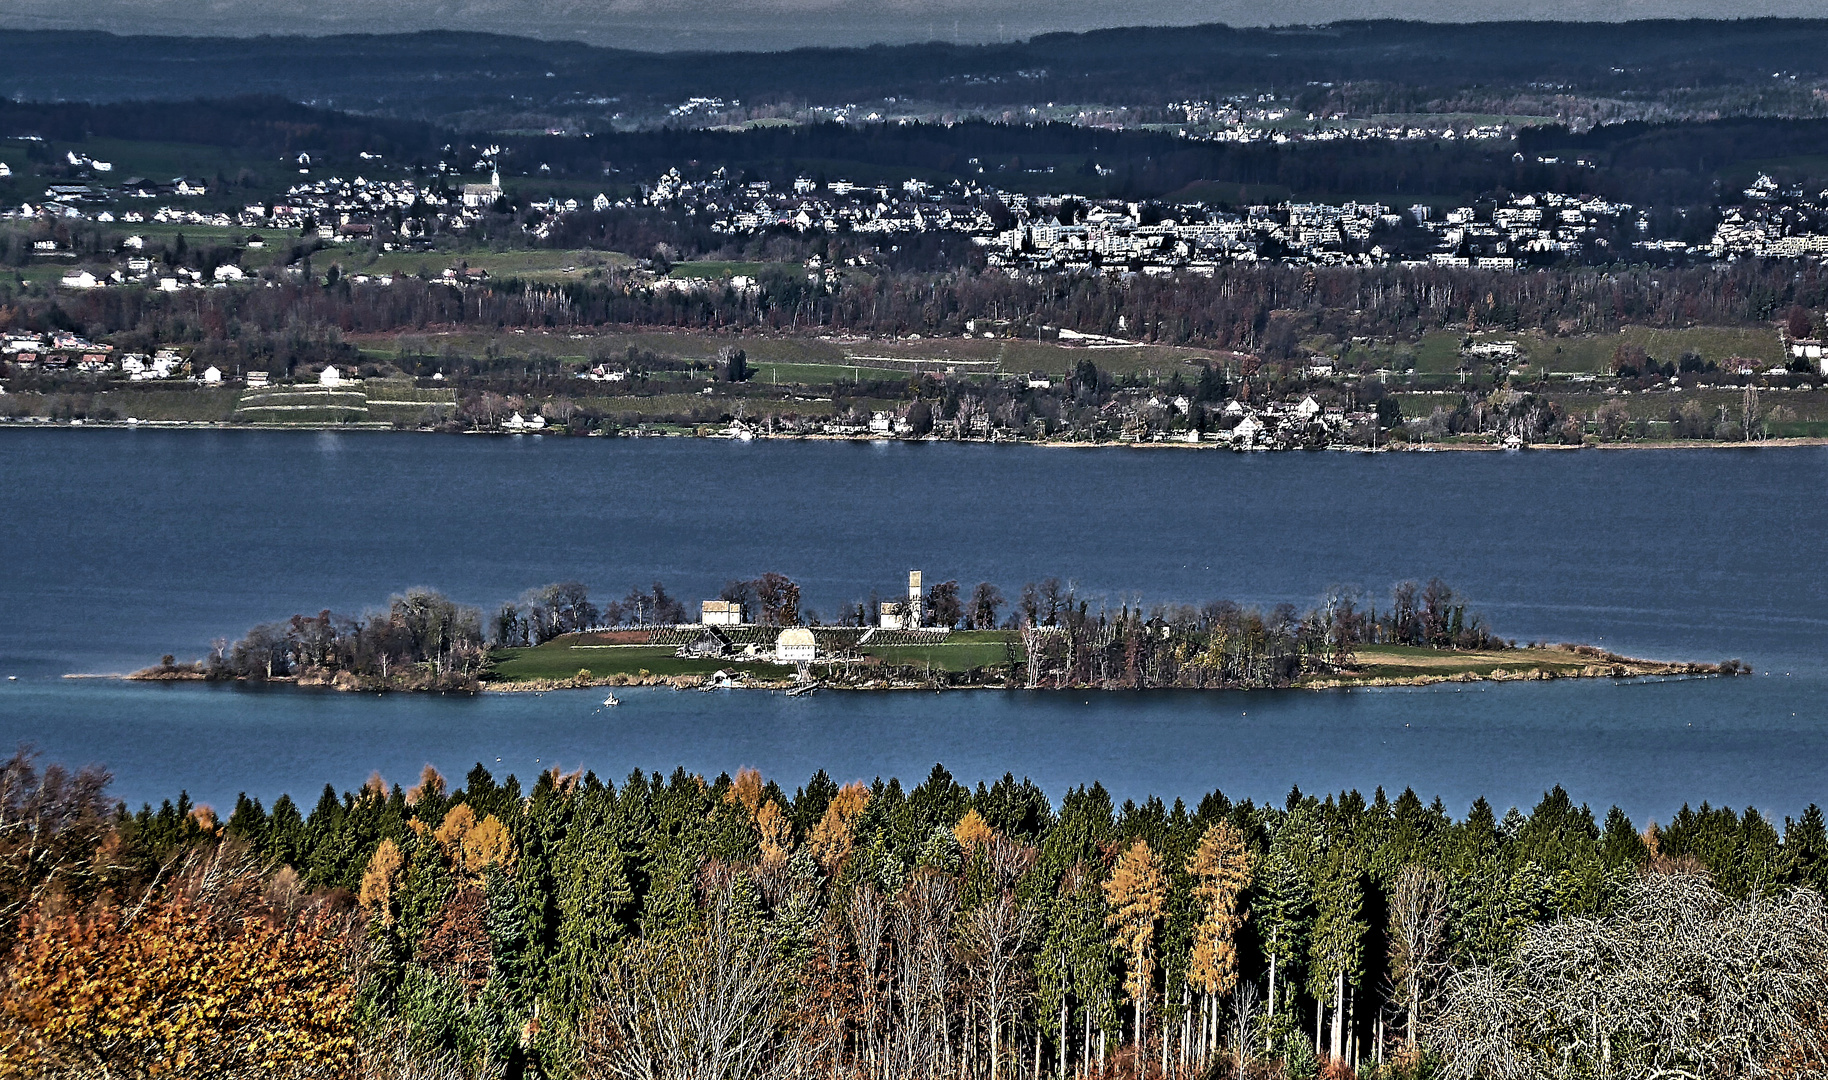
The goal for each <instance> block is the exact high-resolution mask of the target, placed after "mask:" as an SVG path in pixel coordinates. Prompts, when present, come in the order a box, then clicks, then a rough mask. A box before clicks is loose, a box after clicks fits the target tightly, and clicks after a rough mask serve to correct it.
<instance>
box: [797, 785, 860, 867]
mask: <svg viewBox="0 0 1828 1080" xmlns="http://www.w3.org/2000/svg"><path fill="white" fill-rule="evenodd" d="M869 805H870V789H869V788H866V787H864V786H863V785H862V784H859V783H857V782H855V781H852V782H851V783H848V784H846V785H844V786H843V787H841V788H839V789H838V794H836V795H834V796H832V800H831V805H829V806H827V807H826V808H825V816H824V817H822V818H820V819H819V823H818V824H817V825H815V826H813V830H812V837H811V839H810V840H808V842H807V846H808V847H809V848H810V849H811V851H812V855H813V858H815V859H817V860H819V865H820V866H822V867H824V868H825V872H826V873H827V874H833V875H835V874H837V872H838V871H839V870H840V869H842V868H843V866H844V862H845V860H846V859H849V858H850V856H851V846H852V844H853V843H854V841H855V837H856V828H857V819H858V818H860V817H862V816H863V811H864V810H865V809H866V808H867V807H868V806H869Z"/></svg>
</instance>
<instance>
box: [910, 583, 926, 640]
mask: <svg viewBox="0 0 1828 1080" xmlns="http://www.w3.org/2000/svg"><path fill="white" fill-rule="evenodd" d="M922 603H923V601H922V600H921V596H920V571H919V570H909V571H908V626H907V628H908V629H909V630H918V629H920V628H921V627H922V626H923V625H925V624H926V621H927V620H926V617H925V616H926V613H925V612H924V611H922V610H921V604H922Z"/></svg>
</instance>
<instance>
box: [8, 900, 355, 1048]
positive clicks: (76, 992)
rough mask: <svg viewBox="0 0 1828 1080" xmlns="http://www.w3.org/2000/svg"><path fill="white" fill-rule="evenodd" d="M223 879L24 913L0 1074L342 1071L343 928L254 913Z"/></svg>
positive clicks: (350, 1038) (350, 1044) (348, 1036)
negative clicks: (133, 900) (133, 901)
mask: <svg viewBox="0 0 1828 1080" xmlns="http://www.w3.org/2000/svg"><path fill="white" fill-rule="evenodd" d="M237 873H238V875H239V876H242V877H246V878H247V879H248V883H249V884H254V885H256V887H257V883H258V880H259V878H258V872H257V871H255V870H252V869H248V870H245V871H238V872H237ZM211 874H214V876H215V880H208V878H209V876H210V875H211ZM221 877H222V875H220V874H215V873H214V871H210V872H206V873H200V874H193V875H191V878H190V880H189V881H187V882H183V883H181V884H180V885H179V886H177V887H170V888H167V889H165V890H163V891H162V892H161V893H159V894H157V895H152V896H149V897H147V898H146V899H145V900H144V901H143V902H142V903H140V904H138V905H136V906H134V907H132V908H122V907H120V906H117V905H114V904H111V903H97V904H94V905H92V906H90V907H88V908H86V909H82V910H68V911H61V912H52V911H48V910H42V909H41V910H38V911H35V912H33V913H32V914H29V915H28V916H26V918H25V919H24V920H23V922H22V924H21V930H20V936H19V940H18V942H17V944H16V945H15V947H14V950H13V953H12V956H11V957H10V959H9V962H8V964H7V968H6V972H5V984H4V986H0V1077H8V1078H11V1077H21V1078H23V1077H40V1076H144V1077H156V1076H172V1077H188V1076H256V1075H257V1076H270V1077H307V1076H309V1077H316V1076H334V1075H347V1074H348V1073H349V1072H350V1071H351V1070H352V1069H353V1067H354V1063H355V1062H354V1056H355V1035H354V1021H353V1017H352V1015H351V1013H352V1007H353V1004H354V998H355V980H354V976H353V973H352V971H351V970H350V968H349V966H348V965H347V964H346V963H345V959H346V956H347V953H346V951H345V949H344V945H345V940H344V927H343V925H342V924H341V922H340V921H339V920H337V919H336V917H335V916H333V915H331V914H329V913H327V912H325V911H324V910H323V909H322V908H321V907H317V908H312V909H310V910H307V911H304V912H303V913H301V914H299V915H297V916H296V917H295V918H290V919H287V918H281V917H279V913H278V912H274V911H272V910H266V911H262V910H259V909H258V906H257V905H251V904H248V903H247V902H246V897H247V896H248V895H249V893H250V890H247V889H239V888H236V887H235V883H234V882H230V883H229V884H228V887H224V883H223V882H222V881H221V880H220V879H221Z"/></svg>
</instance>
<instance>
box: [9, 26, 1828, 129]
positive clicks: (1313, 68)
mask: <svg viewBox="0 0 1828 1080" xmlns="http://www.w3.org/2000/svg"><path fill="white" fill-rule="evenodd" d="M0 42H4V43H5V45H6V47H7V49H6V51H7V55H8V56H9V57H11V58H12V60H11V62H10V63H9V64H8V67H7V71H6V72H5V73H4V74H3V75H0V91H3V92H4V94H5V96H7V97H14V98H26V99H32V100H66V101H119V100H128V99H160V100H166V101H171V100H190V99H193V98H198V97H227V96H233V95H238V94H247V93H259V94H277V95H280V96H283V97H286V98H290V99H292V100H295V101H303V100H309V101H323V102H334V103H335V104H337V105H338V106H340V107H345V108H352V109H357V110H360V111H365V112H382V113H388V114H390V115H394V116H401V117H414V118H436V117H439V116H452V115H458V114H461V113H463V112H466V111H469V110H471V109H474V108H477V107H479V106H483V107H487V106H500V105H503V104H505V103H506V102H508V101H510V100H514V101H516V102H519V103H521V104H520V105H519V106H518V107H521V108H527V107H534V108H539V107H562V106H564V105H566V104H568V103H569V104H579V103H582V102H584V101H585V100H586V99H590V98H598V99H614V100H613V101H606V102H605V104H606V105H609V106H611V108H613V107H616V106H619V107H621V108H622V109H626V108H627V107H628V106H629V105H630V104H632V103H637V102H640V101H644V100H645V101H672V102H677V101H679V100H682V99H684V98H687V97H691V96H697V95H703V96H716V97H723V98H740V99H743V100H745V101H747V100H760V99H798V100H803V101H804V100H811V101H815V102H830V103H844V102H868V101H870V100H872V99H881V98H885V97H897V98H910V97H911V98H915V99H918V100H921V101H929V102H936V103H942V104H943V103H956V104H960V105H1006V104H1014V105H1028V104H1040V103H1042V102H1047V101H1062V102H1105V103H1110V104H1154V105H1160V104H1165V103H1167V102H1172V101H1178V100H1188V99H1195V100H1197V99H1200V98H1223V97H1224V96H1226V95H1229V94H1234V93H1240V92H1247V91H1248V92H1256V91H1272V90H1274V91H1281V92H1283V93H1285V94H1286V93H1290V92H1293V93H1296V94H1302V93H1309V94H1317V96H1318V97H1319V98H1321V99H1324V98H1325V96H1326V93H1325V91H1326V90H1329V89H1331V88H1332V87H1333V86H1336V85H1339V84H1344V83H1373V84H1387V89H1386V90H1385V91H1384V93H1386V94H1388V95H1390V100H1389V101H1387V102H1383V103H1382V104H1384V105H1385V106H1387V108H1386V109H1385V110H1384V111H1403V107H1404V106H1414V105H1416V104H1419V103H1420V102H1421V101H1426V100H1427V99H1428V98H1430V97H1434V96H1437V95H1439V94H1441V93H1442V92H1444V91H1454V90H1461V89H1466V88H1478V89H1481V90H1483V91H1486V92H1493V93H1500V94H1501V93H1504V92H1506V91H1507V90H1509V91H1512V92H1516V91H1526V92H1527V91H1537V92H1546V93H1557V92H1574V93H1585V94H1601V95H1619V94H1624V93H1629V92H1640V93H1642V92H1647V91H1658V90H1665V89H1681V90H1683V91H1684V93H1685V94H1687V95H1688V96H1689V97H1690V98H1693V97H1695V96H1696V95H1697V93H1699V92H1701V91H1703V90H1705V89H1707V88H1718V87H1734V88H1740V87H1747V88H1751V89H1754V90H1762V89H1765V88H1769V87H1771V86H1772V83H1773V80H1772V73H1773V72H1782V73H1783V74H1784V75H1786V76H1789V75H1797V76H1800V77H1801V78H1802V79H1805V80H1806V79H1809V78H1812V77H1815V76H1819V75H1821V74H1823V73H1824V72H1825V71H1828V66H1825V65H1824V61H1823V57H1824V56H1828V21H1824V20H1796V19H1742V20H1732V21H1709V20H1691V21H1674V20H1666V21H1643V22H1626V23H1604V22H1602V23H1586V22H1582V23H1555V22H1508V23H1506V22H1490V23H1470V24H1448V23H1415V22H1396V21H1371V22H1341V23H1333V24H1330V25H1325V26H1305V27H1239V28H1234V27H1229V26H1225V25H1223V24H1208V25H1204V26H1193V27H1128V28H1122V29H1112V30H1097V31H1091V32H1086V33H1062V34H1046V35H1042V36H1039V37H1035V38H1033V39H1031V40H1028V41H1017V42H1008V43H1002V44H991V45H949V44H943V43H929V44H921V45H897V46H872V47H868V48H805V49H794V50H791V51H787V52H747V53H743V52H738V53H710V52H706V53H690V52H684V53H647V52H635V51H630V50H623V49H607V48H595V47H592V46H588V45H584V44H581V43H577V42H568V41H537V40H533V39H530V38H516V37H505V36H495V35H488V34H468V33H447V32H430V33H415V34H401V35H364V34H349V35H332V36H322V37H285V36H274V37H265V36H263V37H258V38H174V37H125V36H114V35H109V34H98V33H72V32H61V31H22V30H11V31H5V32H0ZM1322 83H1324V84H1327V86H1325V87H1321V88H1319V89H1318V91H1316V90H1314V89H1310V87H1311V84H1322ZM1806 96H1807V95H1806V94H1805V95H1804V97H1805V98H1806ZM1418 99H1419V100H1418ZM611 108H602V107H599V109H598V110H597V111H599V112H608V111H611Z"/></svg>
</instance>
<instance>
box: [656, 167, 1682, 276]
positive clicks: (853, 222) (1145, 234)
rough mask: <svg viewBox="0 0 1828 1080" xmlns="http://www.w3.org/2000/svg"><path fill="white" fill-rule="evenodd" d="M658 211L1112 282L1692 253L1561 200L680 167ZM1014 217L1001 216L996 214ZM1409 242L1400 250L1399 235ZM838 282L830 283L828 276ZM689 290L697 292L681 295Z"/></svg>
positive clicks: (1644, 222) (1641, 217) (1609, 212)
mask: <svg viewBox="0 0 1828 1080" xmlns="http://www.w3.org/2000/svg"><path fill="white" fill-rule="evenodd" d="M643 199H644V201H645V202H646V203H648V204H649V205H653V206H673V207H677V208H679V209H681V210H683V211H685V212H686V213H688V214H690V215H692V216H693V217H695V218H699V219H701V220H707V221H708V223H709V225H710V228H711V229H712V230H713V231H716V232H721V233H725V234H728V235H732V236H750V235H756V234H760V233H764V232H768V231H771V230H778V229H791V230H795V231H798V232H814V231H823V232H836V231H840V230H847V231H849V232H852V233H855V234H862V235H876V236H879V237H883V238H884V239H885V241H886V239H887V238H890V237H893V236H895V235H898V234H909V233H928V232H936V231H938V232H945V231H950V232H956V233H962V234H964V235H966V236H968V237H970V239H971V240H972V242H973V243H975V244H977V245H978V246H979V247H981V248H983V249H984V252H985V257H986V260H987V262H988V263H989V264H990V265H991V266H993V267H1000V268H1005V269H1008V270H1012V271H1027V270H1069V271H1074V270H1076V271H1088V270H1105V271H1108V272H1113V273H1117V272H1129V271H1141V272H1143V273H1151V274H1169V273H1175V272H1192V273H1211V272H1213V271H1214V270H1215V269H1216V267H1218V266H1219V265H1220V264H1223V263H1231V262H1255V261H1260V260H1273V261H1281V262H1288V263H1296V264H1314V265H1373V264H1387V263H1402V264H1405V265H1445V266H1458V267H1468V268H1476V269H1486V270H1515V269H1517V268H1519V267H1520V266H1523V265H1526V264H1529V263H1538V264H1541V263H1553V262H1558V261H1561V260H1564V259H1569V258H1578V257H1581V256H1582V255H1583V254H1584V253H1589V252H1591V253H1596V254H1601V255H1608V256H1613V257H1627V256H1629V255H1630V254H1631V252H1630V251H1629V250H1622V251H1617V252H1612V251H1609V250H1608V249H1609V247H1610V246H1612V245H1613V244H1614V243H1615V241H1614V240H1613V239H1609V238H1608V237H1611V236H1620V235H1623V236H1626V237H1629V238H1633V239H1630V240H1629V241H1627V242H1628V243H1629V246H1630V248H1633V249H1638V250H1644V251H1650V250H1659V251H1668V250H1678V249H1679V250H1681V251H1683V252H1687V253H1690V254H1694V253H1695V252H1693V251H1690V249H1688V248H1687V247H1686V246H1685V245H1682V244H1680V243H1674V244H1673V248H1672V246H1671V242H1666V241H1654V240H1648V239H1641V237H1642V236H1643V234H1644V233H1646V232H1647V231H1648V230H1649V217H1648V214H1647V213H1646V212H1644V211H1641V210H1638V209H1636V208H1634V207H1632V206H1630V205H1628V204H1624V203H1615V202H1609V201H1607V200H1605V199H1601V198H1597V197H1591V196H1588V197H1576V196H1569V195H1559V194H1555V193H1552V192H1544V193H1536V194H1525V195H1518V196H1512V197H1510V198H1508V199H1506V200H1505V201H1504V202H1503V203H1502V204H1497V205H1488V206H1484V207H1470V206H1464V207H1457V208H1454V209H1451V210H1448V211H1446V212H1445V213H1441V214H1437V213H1436V212H1435V210H1434V208H1432V207H1430V206H1426V205H1419V204H1418V205H1416V206H1411V207H1409V208H1407V209H1406V210H1397V209H1394V208H1392V207H1389V206H1384V205H1381V204H1378V203H1356V202H1348V203H1344V204H1339V205H1334V204H1326V203H1297V202H1288V203H1282V204H1279V205H1274V206H1271V205H1256V206H1250V207H1246V208H1243V209H1241V210H1239V211H1236V212H1232V211H1226V210H1220V209H1217V208H1214V207H1210V206H1207V205H1205V204H1203V203H1186V204H1177V205H1174V206H1171V207H1165V208H1164V207H1160V206H1149V205H1143V204H1139V203H1134V202H1126V201H1122V200H1113V199H1090V198H1086V197H1083V196H1076V195H1050V196H1028V195H1023V194H1019V193H1013V192H1005V191H999V190H997V189H995V188H991V187H986V186H983V185H980V184H978V183H975V182H970V183H967V182H965V181H957V180H955V181H953V182H952V183H951V184H950V185H947V186H943V187H934V186H930V185H928V184H926V183H925V182H923V181H920V180H917V179H910V180H907V181H904V182H903V183H902V184H901V185H899V186H892V185H887V184H878V185H873V186H866V185H859V184H853V183H851V182H849V181H847V180H836V181H832V182H830V183H829V184H826V185H823V186H822V187H821V185H819V184H818V183H816V182H815V181H813V180H811V179H809V178H806V177H801V178H799V179H797V180H795V181H794V183H793V184H792V186H791V188H790V189H789V190H785V191H777V190H775V189H774V186H773V185H772V184H771V183H770V182H768V181H766V180H751V181H747V182H741V183H739V182H737V181H735V180H732V179H730V178H729V177H728V176H727V175H724V174H723V173H722V172H721V170H720V171H719V172H716V173H713V174H711V175H710V176H709V177H708V178H705V179H702V180H693V179H689V178H687V177H685V176H683V175H681V174H680V172H679V170H678V169H671V170H668V172H667V173H666V174H664V175H662V176H661V177H659V178H658V179H657V180H656V181H654V182H653V183H652V184H649V185H646V186H645V187H644V196H643ZM999 206H1000V207H1001V208H1003V209H1006V210H1007V214H993V212H992V210H993V208H994V207H999ZM1399 232H1406V233H1407V236H1406V237H1405V239H1404V242H1402V243H1392V242H1391V239H1390V238H1392V237H1395V236H1397V235H1398V233H1399ZM826 274H827V275H828V276H830V275H831V271H830V270H829V269H828V270H826ZM679 287H682V288H689V287H691V286H689V285H683V286H679Z"/></svg>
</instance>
